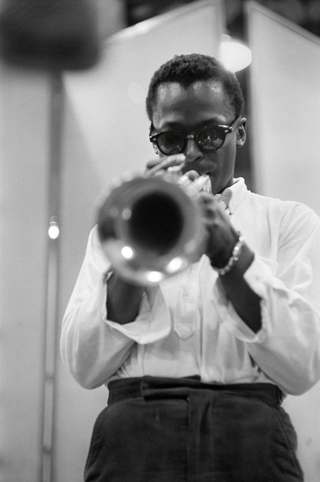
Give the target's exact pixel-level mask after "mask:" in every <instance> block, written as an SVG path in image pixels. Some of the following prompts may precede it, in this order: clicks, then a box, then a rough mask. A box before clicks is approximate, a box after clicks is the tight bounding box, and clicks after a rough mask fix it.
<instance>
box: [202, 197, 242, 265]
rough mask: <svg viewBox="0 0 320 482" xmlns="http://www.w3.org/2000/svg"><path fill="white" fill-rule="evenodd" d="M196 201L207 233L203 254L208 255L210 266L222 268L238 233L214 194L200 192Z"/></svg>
mask: <svg viewBox="0 0 320 482" xmlns="http://www.w3.org/2000/svg"><path fill="white" fill-rule="evenodd" d="M197 201H198V203H199V205H200V208H201V212H202V215H203V223H204V227H205V230H206V234H207V242H206V248H205V254H206V255H207V256H208V257H209V259H210V261H211V264H212V266H214V267H216V268H223V267H224V266H226V265H227V263H228V261H229V259H230V257H231V255H232V250H233V248H234V246H235V244H236V242H237V240H238V238H239V235H238V233H237V231H236V230H235V229H234V228H233V226H232V224H231V223H230V220H229V218H228V216H227V214H226V213H225V211H224V209H223V207H222V206H221V204H220V203H219V202H218V201H217V200H216V199H215V198H214V196H212V195H211V194H208V193H206V192H200V193H199V195H198V200H197Z"/></svg>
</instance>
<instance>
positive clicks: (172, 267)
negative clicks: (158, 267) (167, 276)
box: [167, 257, 183, 273]
mask: <svg viewBox="0 0 320 482" xmlns="http://www.w3.org/2000/svg"><path fill="white" fill-rule="evenodd" d="M182 263H183V260H182V258H179V257H177V258H173V259H172V260H171V261H170V263H168V264H167V272H168V273H175V272H176V271H178V270H179V269H180V268H181V266H182Z"/></svg>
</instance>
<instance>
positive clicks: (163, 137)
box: [149, 116, 239, 156]
mask: <svg viewBox="0 0 320 482" xmlns="http://www.w3.org/2000/svg"><path fill="white" fill-rule="evenodd" d="M238 118H239V116H237V117H236V118H235V119H234V120H233V121H232V122H231V124H230V125H229V126H225V125H208V126H205V127H200V128H199V129H196V130H194V131H193V132H191V133H190V134H185V133H184V132H181V131H175V130H172V131H165V132H159V133H157V134H151V132H152V131H154V130H155V129H154V127H153V125H152V124H151V127H150V136H149V139H150V142H152V143H153V144H155V145H156V146H157V147H158V149H159V151H161V152H162V154H165V155H166V156H169V155H171V154H180V153H181V152H184V150H185V148H186V146H187V142H188V140H189V139H193V140H194V142H195V143H196V144H197V146H198V147H199V149H200V150H201V151H216V150H217V149H220V147H222V146H223V143H224V141H225V139H226V135H227V134H229V133H230V132H232V131H233V129H234V127H232V126H233V124H234V123H235V121H236V120H237V119H238Z"/></svg>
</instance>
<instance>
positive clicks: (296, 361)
mask: <svg viewBox="0 0 320 482" xmlns="http://www.w3.org/2000/svg"><path fill="white" fill-rule="evenodd" d="M281 233H282V234H281V236H280V237H279V239H278V242H279V246H278V259H277V263H274V265H275V266H276V269H272V267H271V266H270V263H268V262H267V260H265V259H264V258H262V257H261V256H259V255H258V254H257V253H255V258H254V261H253V263H252V265H251V266H250V267H249V269H248V270H247V272H246V273H245V280H246V282H247V283H248V285H249V286H250V287H251V289H252V290H253V291H254V292H255V293H256V294H258V295H259V297H260V298H261V314H262V328H261V330H260V331H259V332H258V333H254V332H252V331H251V330H250V328H249V327H248V326H247V325H246V324H245V323H244V322H243V321H242V320H241V318H240V317H239V316H238V315H237V313H236V312H235V310H234V308H233V306H232V304H231V303H230V302H226V313H225V318H224V319H225V323H226V326H227V328H228V330H229V331H230V332H231V333H232V334H233V335H234V336H235V337H237V338H238V339H240V340H242V341H243V342H245V343H246V344H247V349H248V351H249V353H250V355H251V356H252V358H253V360H254V361H255V363H256V364H257V365H258V366H259V368H260V369H261V370H262V371H263V372H264V373H265V374H266V375H267V376H268V377H269V378H270V379H271V380H273V381H274V382H275V383H276V384H277V385H279V387H280V388H281V389H282V390H283V391H284V392H285V393H289V394H293V395H298V394H302V393H304V392H305V391H307V390H309V389H310V388H311V387H312V386H313V385H314V384H315V383H317V382H318V381H319V379H320V257H319V246H320V222H319V218H318V217H317V216H316V215H315V214H314V213H313V211H311V210H309V209H308V208H306V207H305V206H303V205H296V208H295V209H294V211H293V212H292V213H291V214H290V215H288V216H286V217H285V218H284V219H283V221H282V228H281Z"/></svg>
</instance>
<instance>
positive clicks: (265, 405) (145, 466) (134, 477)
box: [85, 377, 303, 482]
mask: <svg viewBox="0 0 320 482" xmlns="http://www.w3.org/2000/svg"><path fill="white" fill-rule="evenodd" d="M109 390H110V393H109V404H108V407H107V408H105V409H104V410H103V411H102V412H101V414H100V415H99V417H98V419H97V421H96V423H95V426H94V429H93V435H92V440H91V446H90V450H89V455H88V459H87V464H86V468H85V482H301V481H303V474H302V470H301V467H300V465H299V462H298V461H297V458H296V448H297V438H296V433H295V431H294V428H293V427H292V424H291V421H290V418H289V416H288V415H287V413H286V412H285V411H284V409H283V408H282V407H281V406H280V405H281V399H282V397H281V392H280V390H279V389H278V387H276V386H274V385H272V384H264V383H259V384H235V385H218V384H217V385H208V384H204V383H201V382H199V381H196V380H194V379H192V378H189V379H170V378H158V377H156V378H155V377H143V378H131V379H126V380H116V381H113V382H111V383H110V384H109Z"/></svg>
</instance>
